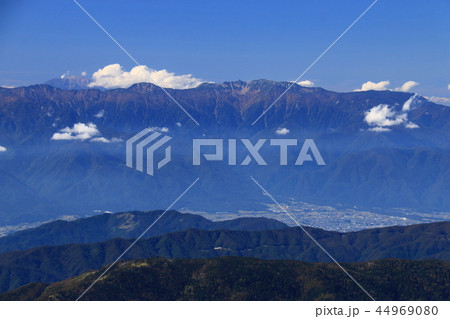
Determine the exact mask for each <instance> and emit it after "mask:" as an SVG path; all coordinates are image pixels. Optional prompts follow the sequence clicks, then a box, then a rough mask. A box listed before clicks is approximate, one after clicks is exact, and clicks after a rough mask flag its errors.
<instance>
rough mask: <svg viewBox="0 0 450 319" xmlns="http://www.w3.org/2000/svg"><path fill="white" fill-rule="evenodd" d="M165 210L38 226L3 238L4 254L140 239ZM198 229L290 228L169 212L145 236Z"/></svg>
mask: <svg viewBox="0 0 450 319" xmlns="http://www.w3.org/2000/svg"><path fill="white" fill-rule="evenodd" d="M162 213H163V211H153V212H124V213H117V214H102V215H97V216H93V217H88V218H80V219H77V220H75V221H62V220H58V221H54V222H50V223H46V224H44V225H41V226H39V227H36V228H32V229H27V230H23V231H19V232H16V233H14V234H11V235H9V236H5V237H0V253H3V252H7V251H11V250H24V249H30V248H33V247H39V246H50V245H63V244H86V243H95V242H101V241H105V240H108V239H112V238H117V237H121V238H137V237H139V236H140V235H141V234H142V233H143V232H144V231H145V230H146V229H147V227H149V226H150V225H151V224H152V223H153V222H154V221H155V220H156V218H158V217H159V216H160V215H161V214H162ZM189 228H196V229H202V230H215V229H228V230H247V231H253V230H275V229H283V228H287V226H286V225H285V224H283V223H282V222H279V221H277V220H274V219H267V218H237V219H233V220H225V221H218V222H213V221H211V220H209V219H206V218H204V217H201V216H199V215H193V214H182V213H179V212H177V211H168V212H167V213H166V214H165V215H164V216H163V217H162V218H161V219H160V220H159V221H158V227H152V228H151V229H150V230H149V231H147V232H146V233H145V235H144V237H143V238H149V237H154V236H159V235H163V234H166V233H170V232H174V231H181V230H186V229H189Z"/></svg>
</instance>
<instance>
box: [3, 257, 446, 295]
mask: <svg viewBox="0 0 450 319" xmlns="http://www.w3.org/2000/svg"><path fill="white" fill-rule="evenodd" d="M343 266H344V267H345V268H346V269H347V270H348V271H349V273H350V274H351V275H352V276H353V277H354V278H355V279H356V280H358V282H359V283H360V284H361V285H363V287H366V288H367V290H368V292H369V293H370V294H371V296H372V297H374V298H375V299H376V300H378V301H381V300H396V301H400V300H403V301H412V300H433V301H438V300H442V301H444V300H448V298H449V297H450V286H449V282H450V277H449V276H450V263H448V262H443V261H430V260H427V261H406V260H380V261H375V262H367V263H356V264H343ZM103 271H104V269H100V270H98V271H91V272H88V273H85V274H82V275H80V276H78V277H75V278H73V279H67V280H64V281H62V282H58V283H54V284H50V285H49V284H43V283H34V284H29V285H26V286H24V287H21V288H18V289H16V290H13V291H10V292H7V293H4V294H0V300H65V301H73V300H76V299H77V298H78V297H79V296H80V295H81V294H82V293H83V292H84V291H85V290H86V289H87V288H88V287H89V286H90V284H91V283H92V282H93V281H94V280H95V279H96V278H97V277H98V276H100V274H101V273H102V272H103ZM82 300H112V301H117V300H322V301H323V300H352V301H355V300H364V301H365V300H370V299H369V297H368V296H367V295H366V294H365V293H364V292H363V291H362V290H361V289H359V287H357V286H356V284H355V283H354V282H353V281H352V280H351V279H350V278H349V277H348V276H347V275H346V274H344V273H343V272H342V270H341V269H340V268H338V266H336V265H335V264H317V263H316V264H311V263H304V262H299V261H281V260H271V261H268V260H258V259H251V258H242V257H222V258H213V259H200V260H186V259H178V260H170V259H163V258H156V259H155V258H153V259H144V260H133V261H126V262H121V263H120V264H119V265H118V266H117V267H115V268H112V269H111V270H110V271H109V272H108V273H107V274H106V275H105V276H104V277H103V278H102V280H100V281H99V282H98V283H97V284H96V285H95V286H93V287H92V288H91V289H90V290H89V291H88V293H87V294H85V295H84V296H83V299H82Z"/></svg>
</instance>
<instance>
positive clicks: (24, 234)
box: [0, 212, 450, 292]
mask: <svg viewBox="0 0 450 319" xmlns="http://www.w3.org/2000/svg"><path fill="white" fill-rule="evenodd" d="M158 213H159V212H154V213H138V212H130V213H120V214H115V215H102V216H96V217H91V218H87V219H85V220H80V221H74V222H63V223H61V222H54V223H50V224H48V225H43V226H40V227H39V228H37V229H35V230H26V231H21V232H18V233H17V234H15V235H9V236H7V237H5V238H3V239H2V242H1V247H2V250H3V251H6V250H10V251H7V252H4V253H2V254H0V291H1V292H4V291H8V290H11V289H14V288H17V287H20V286H22V285H25V284H28V283H33V282H43V283H52V282H55V281H59V280H64V279H67V278H70V277H73V276H77V275H80V274H82V273H84V272H87V271H90V270H93V269H98V268H101V267H103V266H105V265H108V264H110V263H112V262H114V260H115V259H116V258H117V257H118V256H119V255H120V254H121V253H122V252H123V251H125V249H126V248H127V247H129V246H130V244H131V243H132V242H133V241H134V239H132V238H131V237H137V236H138V235H140V234H139V232H140V231H142V230H144V229H145V228H146V227H148V226H146V225H143V223H144V221H145V222H151V221H152V220H153V219H154V218H155V216H156V215H157V214H158ZM159 222H161V224H160V230H158V231H156V232H154V233H149V234H148V235H149V236H150V235H154V237H149V238H143V239H141V240H140V241H138V242H137V243H136V244H135V245H134V246H133V248H132V249H131V250H129V251H128V252H127V254H126V255H125V256H124V259H136V258H149V257H156V256H158V257H165V258H190V259H202V258H215V257H222V256H241V257H255V258H259V259H283V260H299V261H307V262H330V259H329V257H328V256H327V255H326V254H325V253H324V252H323V251H322V250H321V249H320V248H319V247H318V246H317V245H316V243H314V242H313V241H312V240H311V239H310V238H309V237H308V236H307V235H306V234H305V233H304V232H303V231H302V230H301V229H300V228H299V227H286V226H285V225H284V224H282V223H279V222H276V221H273V220H267V219H259V218H257V219H251V218H250V219H238V220H232V221H227V222H220V223H213V222H208V221H207V220H204V219H203V218H199V217H198V216H193V215H188V214H179V213H177V212H171V213H170V214H168V215H167V216H166V215H165V216H163V217H162V218H161V220H160V221H158V223H159ZM177 224H178V226H176V225H177ZM179 225H182V226H179ZM180 227H184V230H182V231H173V230H176V229H180ZM193 227H203V228H204V229H203V230H201V229H195V228H193ZM155 228H156V226H155ZM96 229H97V230H98V235H95V230H96ZM207 229H209V230H207ZM233 229H234V230H233ZM305 230H306V231H308V232H309V233H310V234H311V235H312V236H313V237H314V238H315V239H316V240H317V241H318V242H319V243H320V244H321V245H322V246H323V247H325V249H326V250H327V251H328V252H329V253H330V254H331V255H332V256H333V257H335V258H336V259H337V260H339V261H341V262H367V261H373V260H378V259H386V258H403V259H410V260H422V259H440V260H445V261H450V252H449V250H448V246H449V245H448V243H449V234H450V222H440V223H429V224H421V225H411V226H395V227H386V228H379V229H369V230H363V231H358V232H347V233H339V232H331V231H325V230H321V229H315V228H310V227H305ZM52 232H55V233H54V234H52ZM164 232H168V233H164ZM158 233H159V234H161V233H163V234H161V235H157V234H158ZM117 236H123V237H127V238H116V237H117ZM146 237H147V236H146ZM102 238H105V241H101V242H91V241H94V240H101V239H102ZM15 240H17V242H18V244H16V245H14V244H13V242H14V241H15ZM36 245H42V246H40V247H35V246H36ZM44 245H47V246H44ZM31 247H34V248H31ZM11 249H22V250H11Z"/></svg>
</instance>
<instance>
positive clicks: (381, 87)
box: [355, 81, 391, 92]
mask: <svg viewBox="0 0 450 319" xmlns="http://www.w3.org/2000/svg"><path fill="white" fill-rule="evenodd" d="M390 84H391V82H389V81H380V82H377V83H375V82H372V81H367V82H366V83H363V84H362V86H361V88H360V89H358V90H355V92H360V91H372V90H373V91H386V90H387V87H388V86H389V85H390Z"/></svg>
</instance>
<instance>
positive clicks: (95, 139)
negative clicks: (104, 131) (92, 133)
mask: <svg viewBox="0 0 450 319" xmlns="http://www.w3.org/2000/svg"><path fill="white" fill-rule="evenodd" d="M91 141H92V142H100V143H110V142H111V141H110V140H108V139H107V138H104V137H103V136H102V137H95V138H93V139H92V140H91Z"/></svg>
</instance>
